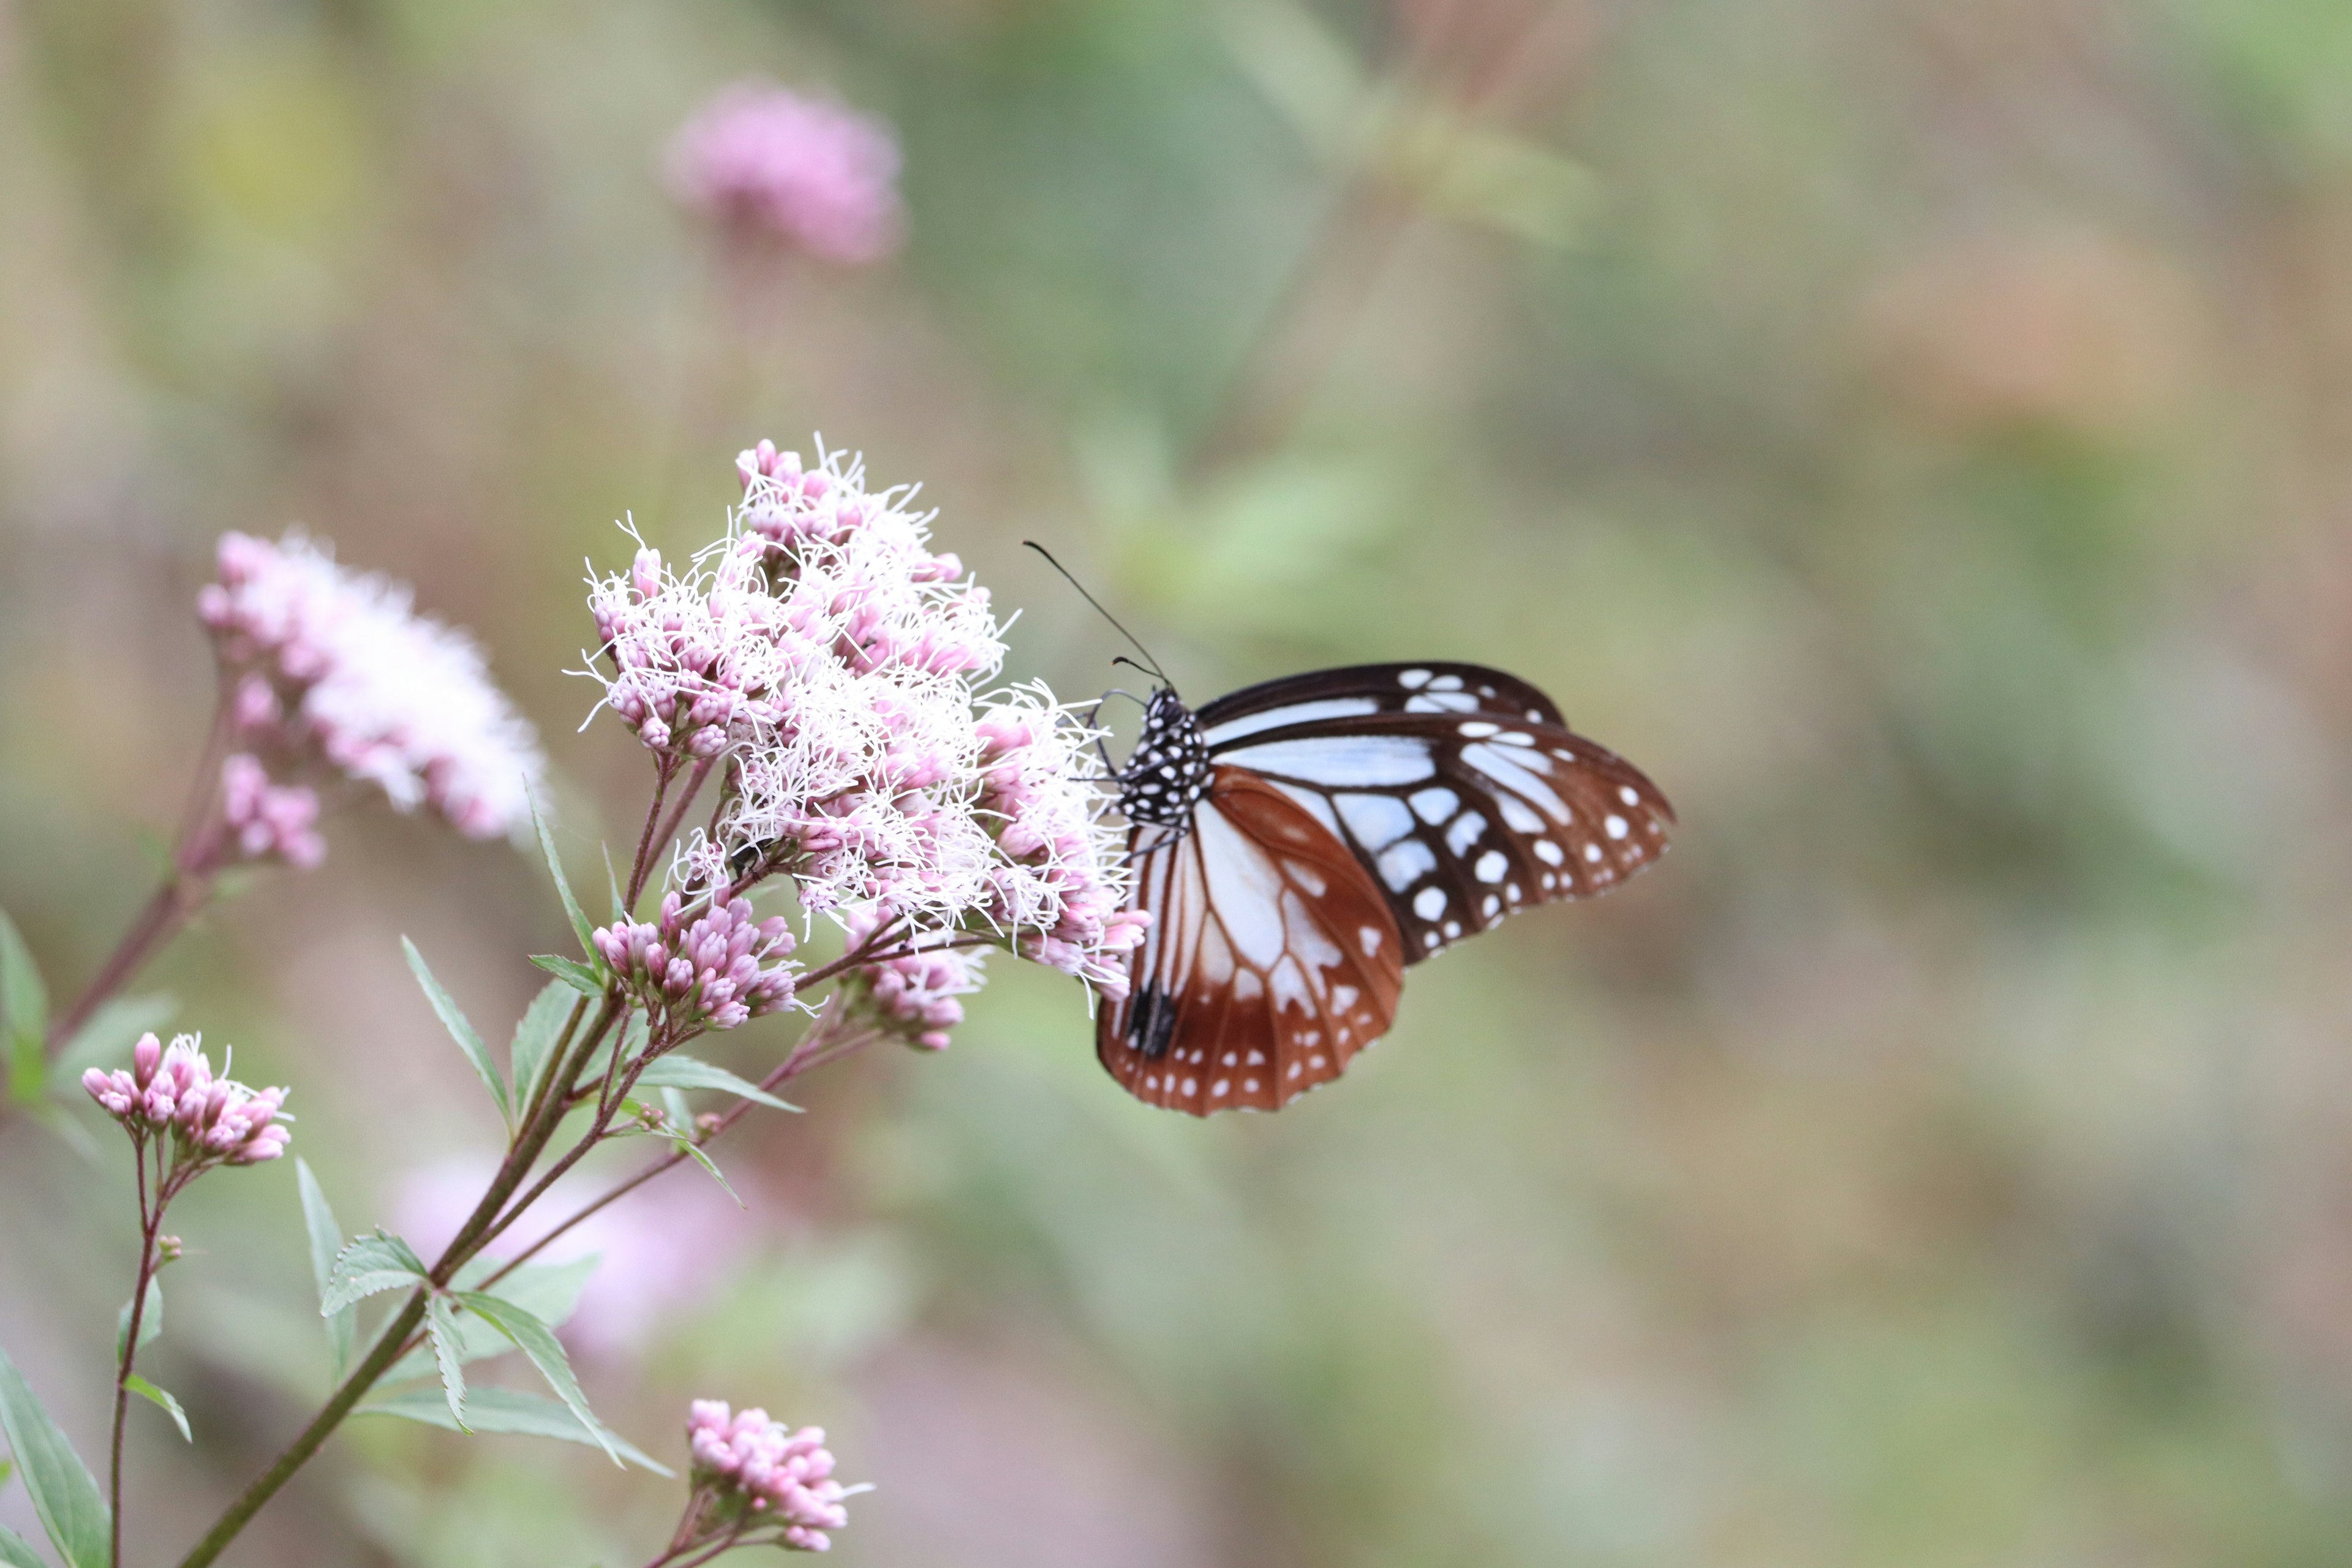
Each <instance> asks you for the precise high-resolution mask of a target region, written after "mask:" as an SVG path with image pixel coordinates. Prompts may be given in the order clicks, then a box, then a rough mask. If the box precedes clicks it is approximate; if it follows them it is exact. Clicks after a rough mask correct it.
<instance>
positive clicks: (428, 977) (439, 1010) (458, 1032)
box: [400, 937, 514, 1131]
mask: <svg viewBox="0 0 2352 1568" xmlns="http://www.w3.org/2000/svg"><path fill="white" fill-rule="evenodd" d="M400 948H401V951H402V952H405V953H406V954H408V969H409V973H412V974H414V975H415V976H416V984H418V985H420V986H422V987H423V988H424V991H425V1000H426V1001H428V1002H430V1003H432V1004H433V1011H434V1012H435V1013H436V1014H438V1015H440V1018H441V1026H442V1027H443V1028H445V1029H446V1030H448V1031H449V1037H450V1038H451V1039H453V1040H455V1041H457V1048H458V1049H459V1050H461V1051H464V1052H465V1053H466V1059H467V1061H469V1062H471V1063H473V1064H474V1070H475V1071H476V1072H478V1073H479V1074H481V1075H482V1082H483V1084H484V1085H485V1086H486V1087H488V1089H489V1091H490V1099H491V1100H493V1101H494V1102H496V1104H497V1105H498V1108H499V1117H500V1119H502V1120H503V1121H505V1122H506V1124H507V1128H508V1130H509V1131H513V1128H514V1107H513V1105H512V1104H511V1103H509V1100H508V1099H507V1085H506V1080H505V1079H502V1078H500V1077H499V1068H498V1064H497V1063H495V1062H493V1061H491V1060H490V1053H489V1050H488V1047H485V1046H484V1045H483V1044H482V1037H481V1036H480V1035H478V1034H477V1033H476V1032H475V1030H474V1026H473V1025H472V1024H470V1023H468V1022H467V1019H466V1015H465V1014H464V1013H463V1012H461V1011H460V1010H459V1009H458V1006H457V1001H456V1000H455V999H454V998H453V997H451V996H450V994H449V993H448V992H446V991H445V990H443V989H442V988H441V983H440V982H439V981H438V980H436V979H434V978H433V971H432V970H430V969H428V968H426V967H425V955H424V954H423V953H421V952H417V951H416V944H415V942H411V941H409V940H408V939H407V938H406V937H402V938H401V939H400Z"/></svg>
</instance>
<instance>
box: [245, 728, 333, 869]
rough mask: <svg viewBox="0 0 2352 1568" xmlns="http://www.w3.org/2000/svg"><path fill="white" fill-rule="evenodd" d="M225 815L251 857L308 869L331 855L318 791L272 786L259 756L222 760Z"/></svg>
mask: <svg viewBox="0 0 2352 1568" xmlns="http://www.w3.org/2000/svg"><path fill="white" fill-rule="evenodd" d="M221 816H222V818H223V820H224V821H226V823H227V824H228V830H229V832H230V833H231V834H232V835H233V836H234V837H236V847H237V849H238V851H239V852H240V853H242V854H243V855H244V857H245V858H247V859H248V860H269V859H277V860H283V861H285V862H286V863H287V864H288V865H289V866H299V867H300V868H302V869H304V870H306V871H307V870H309V869H310V868H312V867H314V866H316V865H318V864H319V863H320V861H322V860H324V859H325V858H327V841H326V839H324V838H323V837H320V834H319V794H318V792H317V791H316V790H313V789H310V788H309V787H307V786H306V785H302V784H271V783H270V782H269V773H268V770H267V769H265V768H263V767H262V765H261V762H260V759H258V758H257V757H254V756H251V755H248V754H247V753H246V752H233V753H231V754H230V755H229V757H228V758H227V759H226V761H224V762H223V763H221Z"/></svg>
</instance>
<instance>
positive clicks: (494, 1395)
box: [352, 1388, 676, 1476]
mask: <svg viewBox="0 0 2352 1568" xmlns="http://www.w3.org/2000/svg"><path fill="white" fill-rule="evenodd" d="M352 1415H397V1416H399V1417H400V1418H401V1419H402V1420H404V1421H418V1422H422V1423H424V1424H425V1426H438V1427H440V1428H442V1429H443V1430H444V1431H448V1432H459V1431H466V1430H468V1429H470V1430H472V1431H474V1432H478V1433H479V1432H508V1433H512V1434H514V1435H516V1436H523V1437H554V1438H559V1439H561V1440H562V1441H563V1442H566V1443H582V1444H586V1445H588V1446H589V1447H604V1446H605V1445H606V1444H608V1443H609V1444H610V1446H611V1447H612V1449H613V1450H614V1452H617V1453H618V1454H619V1455H620V1456H621V1458H625V1459H626V1460H628V1461H629V1463H631V1464H633V1465H635V1466H636V1467H637V1468H639V1469H645V1470H651V1471H652V1472H653V1473H654V1474H656V1475H657V1476H667V1475H674V1474H676V1472H675V1471H673V1470H672V1469H671V1468H669V1467H668V1466H667V1465H665V1464H662V1463H660V1462H658V1461H657V1460H656V1459H654V1458H651V1457H650V1456H648V1455H647V1454H646V1453H645V1452H644V1451H643V1450H642V1449H640V1448H638V1447H636V1445H635V1444H634V1443H630V1442H628V1441H626V1440H625V1439H624V1438H621V1437H618V1436H614V1434H612V1433H610V1432H605V1433H604V1436H603V1438H602V1439H600V1438H599V1437H598V1436H597V1435H596V1434H595V1433H593V1432H591V1431H590V1430H589V1429H588V1428H587V1427H585V1426H582V1425H581V1424H580V1418H579V1417H578V1416H576V1415H572V1412H571V1411H570V1410H569V1409H567V1408H565V1406H564V1405H562V1404H560V1403H559V1402H557V1401H555V1400H552V1399H550V1398H548V1397H547V1396H545V1395H544V1394H525V1393H523V1392H522V1391H521V1390H520V1389H514V1388H478V1389H476V1390H474V1391H473V1393H471V1394H468V1395H467V1397H466V1421H467V1426H462V1427H461V1426H457V1424H456V1423H455V1422H453V1421H451V1420H450V1418H449V1407H448V1405H446V1404H444V1403H443V1402H442V1399H441V1396H440V1395H439V1394H436V1393H435V1392H434V1391H433V1390H431V1389H429V1388H414V1389H405V1390H403V1391H402V1392H401V1393H398V1394H385V1395H384V1396H383V1397H382V1398H380V1399H374V1400H371V1401H370V1402H369V1403H367V1404H365V1405H361V1406H360V1407H359V1408H358V1409H357V1410H354V1411H352Z"/></svg>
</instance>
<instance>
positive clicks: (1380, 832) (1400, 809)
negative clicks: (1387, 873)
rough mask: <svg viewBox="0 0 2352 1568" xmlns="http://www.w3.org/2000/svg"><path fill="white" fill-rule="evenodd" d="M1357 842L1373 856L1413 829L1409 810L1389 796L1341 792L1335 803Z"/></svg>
mask: <svg viewBox="0 0 2352 1568" xmlns="http://www.w3.org/2000/svg"><path fill="white" fill-rule="evenodd" d="M1334 804H1336V805H1338V806H1339V819H1340V820H1341V821H1342V822H1345V823H1346V824H1347V825H1348V831H1349V832H1350V833H1352V834H1354V835H1355V836H1356V842H1357V843H1359V844H1360V845H1362V846H1363V847H1364V848H1365V849H1366V850H1367V851H1368V852H1370V853H1371V854H1374V855H1377V854H1379V853H1380V852H1381V850H1383V849H1385V848H1387V847H1389V846H1390V845H1391V844H1393V843H1395V842H1396V841H1397V840H1398V839H1400V838H1402V837H1404V836H1405V835H1406V834H1408V833H1411V832H1412V812H1410V811H1408V810H1407V809H1405V804H1404V802H1402V801H1401V800H1399V799H1397V798H1396V796H1394V795H1340V796H1339V798H1338V800H1337V801H1336V802H1335V803H1334Z"/></svg>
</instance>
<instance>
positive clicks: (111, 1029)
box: [55, 992, 180, 1083]
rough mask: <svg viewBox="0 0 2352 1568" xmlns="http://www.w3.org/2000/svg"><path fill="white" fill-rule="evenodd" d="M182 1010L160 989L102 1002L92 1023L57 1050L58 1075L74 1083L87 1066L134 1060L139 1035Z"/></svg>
mask: <svg viewBox="0 0 2352 1568" xmlns="http://www.w3.org/2000/svg"><path fill="white" fill-rule="evenodd" d="M179 1009H180V1005H179V1003H178V1002H176V1001H175V1000H173V998H172V997H170V996H166V995H164V994H162V993H160V992H158V993H153V994H148V995H143V996H117V997H114V998H112V999H111V1000H109V1001H105V1002H101V1003H100V1004H99V1005H98V1011H97V1012H95V1013H92V1014H91V1015H90V1016H89V1023H87V1024H84V1025H83V1026H81V1027H80V1028H79V1029H77V1030H76V1031H74V1037H73V1038H72V1039H70V1040H68V1041H67V1042H66V1047H65V1049H64V1050H62V1051H59V1052H58V1063H57V1067H56V1069H55V1071H56V1073H57V1076H58V1079H60V1080H61V1081H64V1082H68V1083H71V1082H76V1081H78V1080H79V1079H80V1078H81V1075H82V1073H83V1071H84V1070H85V1069H86V1068H115V1067H121V1065H122V1064H123V1063H125V1062H127V1061H129V1060H130V1059H131V1047H132V1046H133V1045H135V1044H137V1043H138V1040H139V1037H140V1036H142V1035H143V1034H146V1033H147V1032H148V1031H150V1030H159V1029H162V1028H163V1026H165V1025H166V1024H169V1023H170V1022H171V1021H172V1016H173V1014H174V1013H176V1012H178V1011H179Z"/></svg>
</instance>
